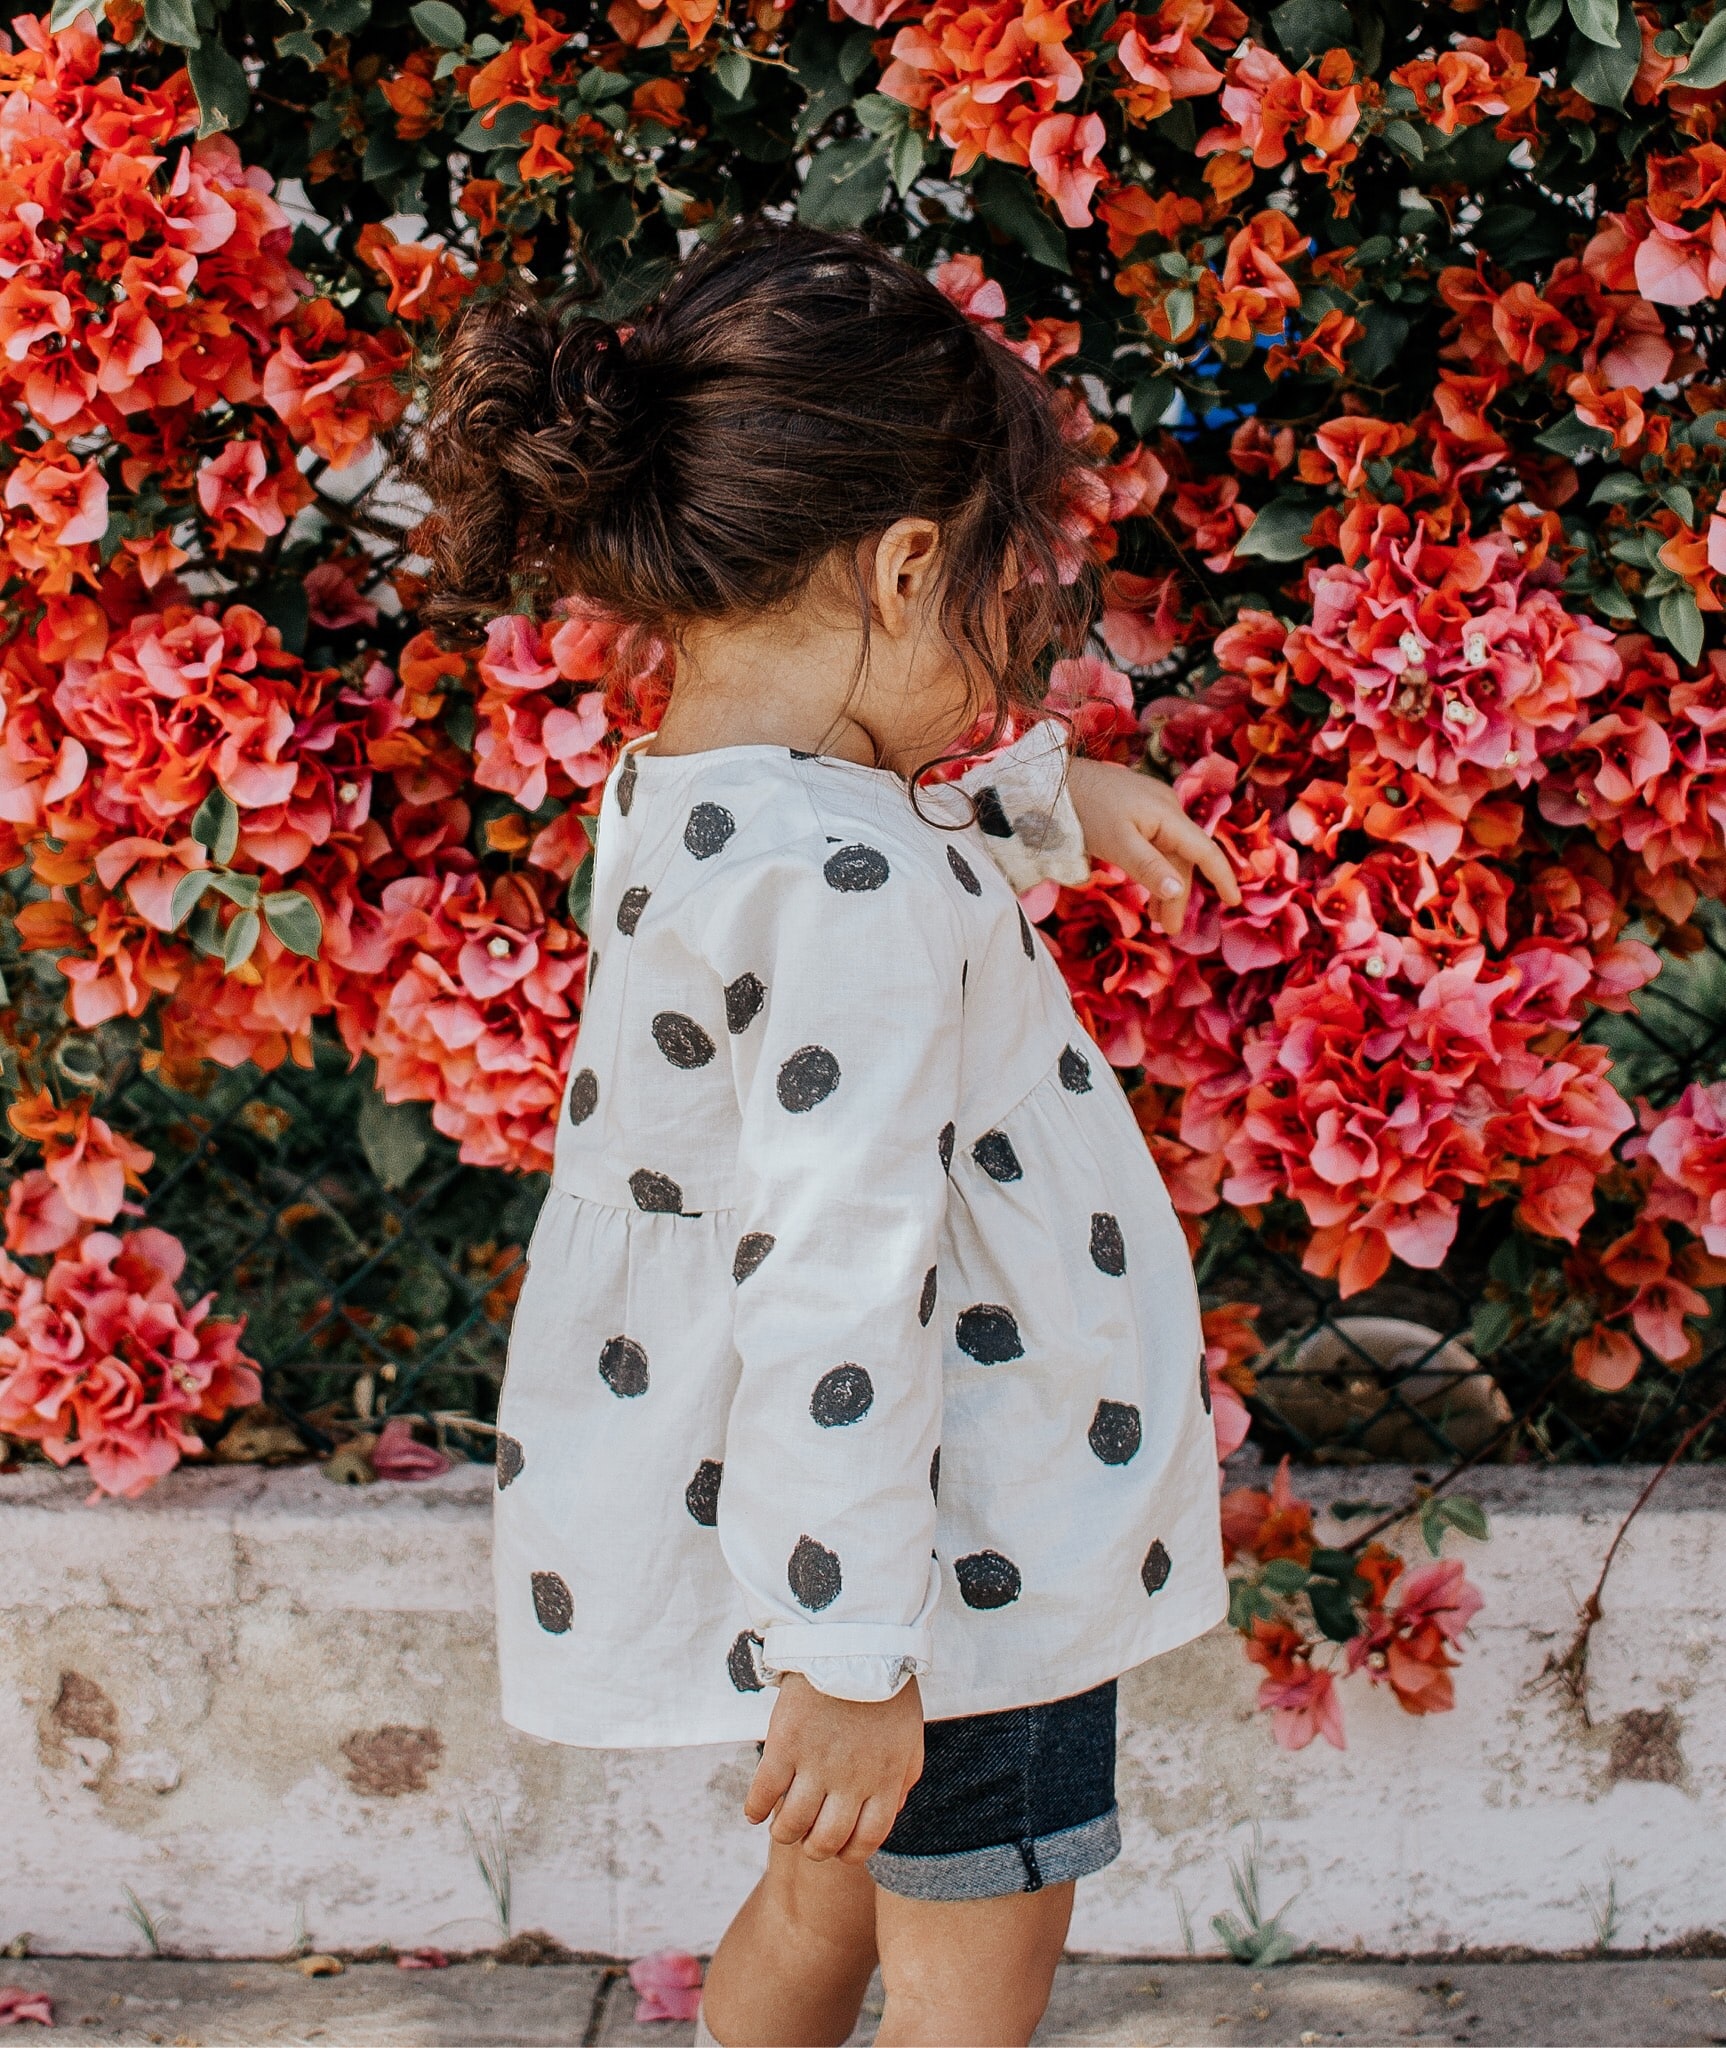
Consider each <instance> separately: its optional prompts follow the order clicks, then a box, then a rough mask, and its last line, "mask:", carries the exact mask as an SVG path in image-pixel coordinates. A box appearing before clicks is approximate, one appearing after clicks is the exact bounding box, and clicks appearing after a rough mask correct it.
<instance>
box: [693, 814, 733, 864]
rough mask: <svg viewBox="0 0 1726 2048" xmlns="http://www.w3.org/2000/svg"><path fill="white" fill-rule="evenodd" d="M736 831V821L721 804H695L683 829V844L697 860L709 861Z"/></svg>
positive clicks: (720, 850)
mask: <svg viewBox="0 0 1726 2048" xmlns="http://www.w3.org/2000/svg"><path fill="white" fill-rule="evenodd" d="M736 830H737V820H736V819H735V818H734V817H733V816H732V815H731V813H730V812H729V811H728V810H727V809H726V808H725V806H724V805H723V804H697V805H696V806H695V808H694V810H692V811H691V812H690V814H689V823H688V824H687V825H685V826H684V828H683V843H684V845H685V846H687V847H688V848H689V850H690V852H691V853H692V854H694V856H695V858H696V859H697V860H711V859H712V858H713V856H714V855H715V854H716V853H721V852H723V851H724V849H725V842H726V841H727V840H728V839H729V838H730V837H731V835H732V833H733V832H735V831H736Z"/></svg>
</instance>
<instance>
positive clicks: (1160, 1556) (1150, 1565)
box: [1139, 1541, 1174, 1593]
mask: <svg viewBox="0 0 1726 2048" xmlns="http://www.w3.org/2000/svg"><path fill="white" fill-rule="evenodd" d="M1173 1569H1174V1566H1173V1565H1172V1564H1171V1563H1170V1562H1169V1553H1168V1552H1167V1551H1166V1550H1165V1549H1164V1548H1163V1546H1162V1543H1161V1542H1160V1541H1159V1542H1156V1543H1153V1544H1152V1545H1151V1547H1150V1549H1149V1550H1147V1551H1146V1552H1145V1561H1144V1563H1143V1564H1142V1565H1140V1567H1139V1578H1140V1581H1141V1582H1142V1584H1143V1586H1144V1589H1145V1591H1146V1592H1147V1593H1160V1592H1161V1591H1162V1589H1163V1588H1164V1587H1165V1586H1166V1585H1167V1584H1168V1583H1169V1573H1170V1572H1171V1571H1172V1570H1173Z"/></svg>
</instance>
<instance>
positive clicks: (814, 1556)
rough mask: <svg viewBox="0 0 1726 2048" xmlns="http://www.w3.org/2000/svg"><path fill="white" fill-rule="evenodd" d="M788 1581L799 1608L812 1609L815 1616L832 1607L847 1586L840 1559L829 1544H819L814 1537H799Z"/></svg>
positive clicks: (786, 1572)
mask: <svg viewBox="0 0 1726 2048" xmlns="http://www.w3.org/2000/svg"><path fill="white" fill-rule="evenodd" d="M785 1579H786V1583H787V1584H788V1585H789V1586H790V1588H791V1597H792V1598H793V1599H794V1600H795V1601H796V1602H797V1604H798V1606H799V1607H806V1608H808V1610H809V1612H810V1613H811V1614H819V1613H820V1612H821V1610H822V1608H824V1607H831V1606H832V1605H833V1603H834V1601H835V1600H837V1599H838V1598H839V1595H840V1592H841V1590H842V1589H843V1587H844V1584H845V1579H844V1575H843V1573H842V1572H841V1571H840V1569H839V1560H838V1558H837V1557H836V1556H835V1555H834V1553H833V1552H832V1551H831V1550H829V1549H828V1548H827V1546H826V1544H824V1543H817V1542H816V1540H815V1538H814V1537H813V1536H799V1537H798V1539H797V1548H796V1549H795V1550H794V1551H792V1553H791V1562H790V1563H789V1564H788V1565H787V1566H786V1567H785Z"/></svg>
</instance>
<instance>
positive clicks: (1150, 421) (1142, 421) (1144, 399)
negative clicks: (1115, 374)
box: [1132, 377, 1175, 441]
mask: <svg viewBox="0 0 1726 2048" xmlns="http://www.w3.org/2000/svg"><path fill="white" fill-rule="evenodd" d="M1174 402H1175V380H1174V379H1173V378H1172V377H1147V378H1146V379H1145V381H1144V382H1143V383H1142V384H1138V385H1135V386H1134V387H1133V398H1132V421H1133V432H1134V433H1135V434H1137V435H1138V437H1139V439H1140V440H1141V441H1143V440H1147V439H1148V438H1149V437H1150V436H1151V435H1152V434H1154V433H1155V432H1156V431H1157V429H1158V427H1160V426H1161V425H1162V423H1163V415H1164V414H1165V413H1166V412H1167V411H1168V409H1169V407H1170V406H1171V405H1173V404H1174Z"/></svg>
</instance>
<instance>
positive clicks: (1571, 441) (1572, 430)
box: [1534, 412, 1612, 457]
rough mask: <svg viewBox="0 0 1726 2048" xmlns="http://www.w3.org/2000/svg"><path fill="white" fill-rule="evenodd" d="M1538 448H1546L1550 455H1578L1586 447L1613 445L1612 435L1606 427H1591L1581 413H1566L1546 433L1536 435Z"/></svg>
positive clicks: (1595, 447)
mask: <svg viewBox="0 0 1726 2048" xmlns="http://www.w3.org/2000/svg"><path fill="white" fill-rule="evenodd" d="M1534 445H1535V447H1536V448H1544V449H1545V450H1546V452H1547V453H1548V454H1549V455H1568V456H1572V457H1574V456H1577V455H1580V454H1582V453H1583V451H1584V450H1585V449H1589V448H1593V449H1602V448H1610V447H1611V446H1612V436H1611V435H1610V434H1609V433H1608V432H1607V431H1606V429H1605V428H1604V427H1591V426H1589V425H1587V424H1586V422H1585V421H1583V420H1582V419H1581V418H1580V417H1579V415H1577V414H1576V413H1573V412H1569V413H1566V414H1565V415H1564V417H1563V419H1561V420H1559V421H1558V422H1557V423H1556V424H1555V425H1553V426H1550V427H1548V428H1547V430H1546V431H1545V433H1544V434H1536V435H1535V437H1534Z"/></svg>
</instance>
